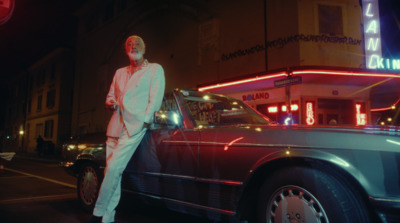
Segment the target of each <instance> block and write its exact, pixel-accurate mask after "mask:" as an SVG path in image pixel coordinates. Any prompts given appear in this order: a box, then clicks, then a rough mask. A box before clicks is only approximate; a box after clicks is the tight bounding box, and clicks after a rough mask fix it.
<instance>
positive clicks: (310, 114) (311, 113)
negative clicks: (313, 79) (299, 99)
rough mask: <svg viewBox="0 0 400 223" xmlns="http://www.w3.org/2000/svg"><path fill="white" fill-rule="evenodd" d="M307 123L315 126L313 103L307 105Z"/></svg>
mask: <svg viewBox="0 0 400 223" xmlns="http://www.w3.org/2000/svg"><path fill="white" fill-rule="evenodd" d="M306 123H307V125H314V124H315V117H314V105H313V103H312V102H307V103H306Z"/></svg>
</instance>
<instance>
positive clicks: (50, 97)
mask: <svg viewBox="0 0 400 223" xmlns="http://www.w3.org/2000/svg"><path fill="white" fill-rule="evenodd" d="M55 101H56V90H55V89H53V90H50V91H48V92H47V102H46V107H47V108H53V107H54V105H55Z"/></svg>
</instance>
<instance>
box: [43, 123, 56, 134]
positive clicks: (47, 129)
mask: <svg viewBox="0 0 400 223" xmlns="http://www.w3.org/2000/svg"><path fill="white" fill-rule="evenodd" d="M53 125H54V121H53V120H47V121H46V122H45V123H44V137H45V138H53Z"/></svg>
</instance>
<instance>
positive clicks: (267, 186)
mask: <svg viewBox="0 0 400 223" xmlns="http://www.w3.org/2000/svg"><path fill="white" fill-rule="evenodd" d="M337 176H338V175H337ZM258 222H259V223H281V222H307V223H310V222H311V223H314V222H315V223H328V222H331V223H332V222H334V223H335V222H341V223H359V222H364V223H368V222H370V220H369V215H368V212H367V209H366V207H365V205H364V203H363V201H362V199H361V198H360V195H359V194H358V193H357V192H356V191H354V190H353V189H352V188H351V187H350V186H349V185H347V184H346V183H344V179H341V178H339V177H336V176H335V174H328V173H326V172H323V171H321V170H320V169H314V168H310V167H286V168H283V169H280V170H278V171H276V172H274V173H273V174H272V175H271V176H270V177H268V179H267V180H266V181H265V182H264V184H263V186H262V187H261V191H260V197H259V201H258Z"/></svg>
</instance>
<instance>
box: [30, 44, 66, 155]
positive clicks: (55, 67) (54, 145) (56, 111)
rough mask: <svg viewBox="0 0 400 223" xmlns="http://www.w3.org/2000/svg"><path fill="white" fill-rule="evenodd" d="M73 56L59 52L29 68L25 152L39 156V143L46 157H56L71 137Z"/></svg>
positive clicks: (63, 50) (57, 50) (62, 51)
mask: <svg viewBox="0 0 400 223" xmlns="http://www.w3.org/2000/svg"><path fill="white" fill-rule="evenodd" d="M73 79H74V53H73V51H71V50H70V49H66V48H58V49H55V50H54V51H53V52H51V53H50V54H48V55H47V56H45V57H43V58H42V59H41V60H39V61H37V62H36V63H35V64H33V65H32V66H30V67H29V69H28V76H27V95H26V115H25V116H26V121H25V126H24V142H25V145H24V148H25V151H26V152H28V153H34V152H36V146H37V139H38V137H39V136H40V137H42V139H43V141H44V148H43V152H44V153H49V154H54V153H56V152H57V149H58V148H59V147H60V146H61V143H62V142H64V141H65V140H66V139H67V138H68V137H69V136H70V129H71V124H70V123H71V111H72V92H73V88H72V86H73Z"/></svg>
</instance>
